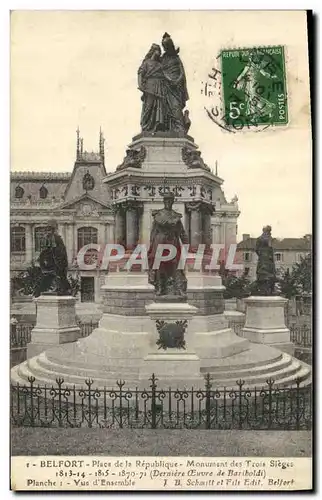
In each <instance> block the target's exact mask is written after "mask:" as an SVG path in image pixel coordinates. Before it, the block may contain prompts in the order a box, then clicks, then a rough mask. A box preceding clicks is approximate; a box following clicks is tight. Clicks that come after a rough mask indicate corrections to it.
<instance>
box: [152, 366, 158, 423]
mask: <svg viewBox="0 0 322 500" xmlns="http://www.w3.org/2000/svg"><path fill="white" fill-rule="evenodd" d="M150 380H151V385H150V387H151V414H152V416H151V427H152V429H156V427H157V419H156V416H157V415H156V413H157V410H156V388H157V385H156V381H157V380H158V379H157V378H156V376H155V375H154V373H152V376H151V378H150Z"/></svg>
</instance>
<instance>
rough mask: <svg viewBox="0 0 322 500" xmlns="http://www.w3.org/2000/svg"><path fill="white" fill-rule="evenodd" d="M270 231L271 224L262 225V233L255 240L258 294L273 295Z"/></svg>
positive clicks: (273, 270) (273, 272) (273, 282)
mask: <svg viewBox="0 0 322 500" xmlns="http://www.w3.org/2000/svg"><path fill="white" fill-rule="evenodd" d="M271 232H272V228H271V226H265V227H263V233H262V234H261V236H260V237H259V238H257V240H256V253H257V255H258V262H257V269H256V276H257V293H258V294H259V295H274V290H275V283H276V270H275V263H274V249H273V246H272V235H271Z"/></svg>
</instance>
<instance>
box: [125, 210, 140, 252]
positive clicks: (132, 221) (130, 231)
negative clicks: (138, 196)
mask: <svg viewBox="0 0 322 500" xmlns="http://www.w3.org/2000/svg"><path fill="white" fill-rule="evenodd" d="M137 235H138V217H137V210H136V208H135V206H134V205H132V204H128V206H127V208H126V248H127V249H133V248H134V247H135V246H136V243H137V238H138V236H137Z"/></svg>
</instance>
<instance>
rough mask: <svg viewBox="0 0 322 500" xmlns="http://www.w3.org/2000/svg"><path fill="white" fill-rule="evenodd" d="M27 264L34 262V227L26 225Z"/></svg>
mask: <svg viewBox="0 0 322 500" xmlns="http://www.w3.org/2000/svg"><path fill="white" fill-rule="evenodd" d="M25 227H26V263H27V264H31V262H32V254H33V252H32V225H31V224H26V226H25Z"/></svg>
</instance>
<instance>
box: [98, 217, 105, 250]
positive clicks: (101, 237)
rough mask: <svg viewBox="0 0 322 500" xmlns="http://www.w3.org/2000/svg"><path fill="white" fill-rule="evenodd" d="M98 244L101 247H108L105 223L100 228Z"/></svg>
mask: <svg viewBox="0 0 322 500" xmlns="http://www.w3.org/2000/svg"><path fill="white" fill-rule="evenodd" d="M97 243H98V244H99V245H102V246H103V245H106V239H105V223H104V222H103V223H102V224H100V225H99V226H98V241H97Z"/></svg>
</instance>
